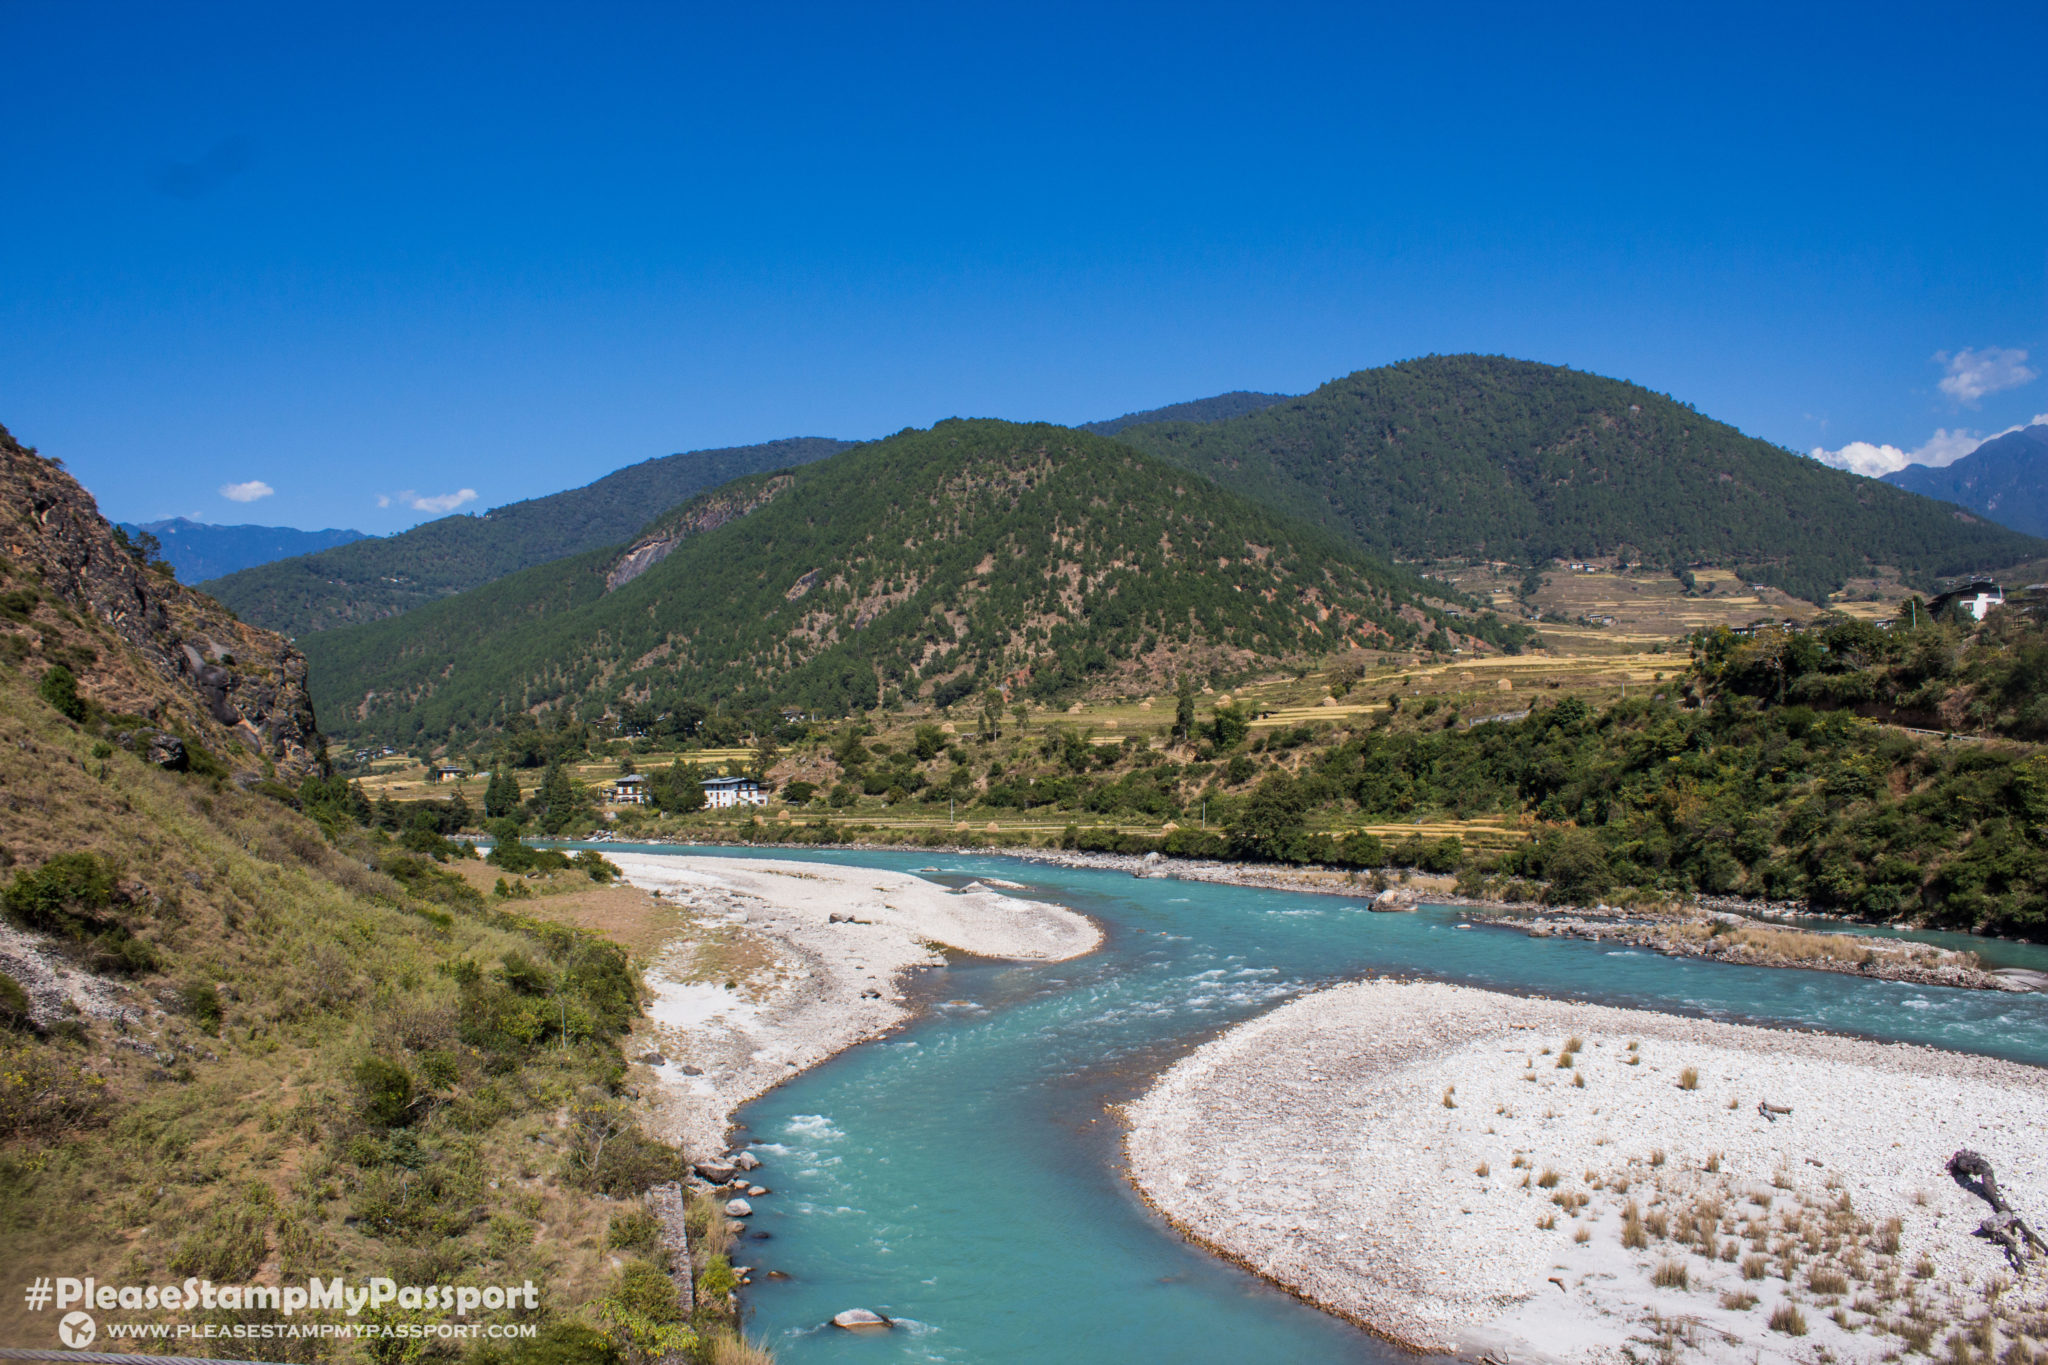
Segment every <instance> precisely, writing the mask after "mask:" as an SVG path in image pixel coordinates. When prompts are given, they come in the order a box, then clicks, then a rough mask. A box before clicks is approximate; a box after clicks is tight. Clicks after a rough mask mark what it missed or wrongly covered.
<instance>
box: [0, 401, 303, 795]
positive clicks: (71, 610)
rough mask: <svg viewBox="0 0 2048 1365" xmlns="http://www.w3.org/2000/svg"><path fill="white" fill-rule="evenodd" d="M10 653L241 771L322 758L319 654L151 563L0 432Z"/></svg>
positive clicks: (297, 769)
mask: <svg viewBox="0 0 2048 1365" xmlns="http://www.w3.org/2000/svg"><path fill="white" fill-rule="evenodd" d="M0 556H4V562H0V579H4V583H0V659H4V661H6V662H13V663H19V664H20V665H21V666H23V667H25V668H28V669H30V670H31V671H33V672H36V673H41V672H44V671H46V670H48V669H49V668H51V667H53V666H56V665H59V664H62V665H63V666H65V667H67V668H69V669H70V670H71V671H72V672H73V673H75V674H76V675H77V677H78V691H79V693H80V695H82V696H83V697H85V698H86V699H87V700H89V701H92V702H96V703H98V704H99V705H100V706H102V707H104V708H105V709H106V711H107V712H109V713H110V714H112V715H115V716H133V717H137V718H139V720H141V721H146V722H148V724H149V725H150V726H153V727H156V728H157V729H159V730H162V731H166V732H169V733H172V734H182V735H183V737H184V738H185V739H187V740H189V741H191V742H195V743H197V744H199V745H201V746H203V747H204V748H205V749H206V750H207V751H208V752H209V753H212V754H213V755H215V756H216V757H218V758H219V759H221V760H222V761H223V762H225V763H226V764H227V765H228V766H229V767H230V768H231V769H234V770H236V771H238V772H258V771H261V770H264V769H266V768H267V767H273V766H274V767H275V768H276V769H277V770H279V771H280V772H281V773H282V774H284V775H286V776H289V777H297V776H300V775H303V774H305V773H307V772H311V771H313V770H315V769H316V768H317V767H318V766H319V764H320V747H321V744H320V738H319V733H318V730H317V728H316V726H315V724H314V719H313V703H312V700H311V698H310V697H309V696H308V694H307V690H306V661H305V659H304V658H303V657H302V656H301V655H300V654H299V653H298V651H297V650H295V649H293V648H292V647H291V646H290V645H289V644H288V643H286V641H285V640H284V638H283V637H282V636H279V635H275V634H272V633H271V632H269V631H267V630H258V629H256V628H255V627H253V626H248V625H244V624H243V623H242V622H240V621H238V620H236V619H235V617H234V615H233V613H231V612H230V611H228V609H227V608H225V607H223V606H222V605H221V604H220V603H218V602H216V601H214V600H213V599H212V598H210V597H208V596H206V595H205V594H203V593H200V592H197V591H195V590H193V589H191V588H188V587H185V586H183V585H181V584H180V583H179V582H178V581H177V579H176V578H175V577H174V576H173V575H172V574H171V573H170V572H169V570H168V569H167V568H165V567H162V566H151V565H147V564H144V563H143V562H141V560H140V558H139V557H138V556H137V555H136V554H135V553H134V552H133V551H131V550H130V548H129V547H128V545H127V544H126V543H125V541H124V538H122V537H121V536H119V535H118V534H117V533H116V532H115V530H114V528H113V527H112V526H110V525H109V524H108V523H107V520H106V518H105V517H102V516H101V515H100V513H99V508H98V507H97V505H95V503H94V502H93V498H92V495H91V494H89V493H87V492H86V491H85V489H83V488H81V487H80V486H79V484H78V481H77V480H76V479H74V478H72V477H71V476H70V475H69V474H67V473H65V472H64V468H63V466H62V464H61V463H59V462H58V461H55V460H50V459H45V458H44V457H42V456H41V455H39V454H37V453H36V452H35V451H33V450H30V449H28V448H26V447H24V446H22V445H21V444H20V443H18V442H17V441H15V439H14V438H13V436H12V435H10V434H9V433H8V431H7V429H6V428H5V427H0Z"/></svg>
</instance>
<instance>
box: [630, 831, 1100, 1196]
mask: <svg viewBox="0 0 2048 1365" xmlns="http://www.w3.org/2000/svg"><path fill="white" fill-rule="evenodd" d="M605 856H606V857H607V858H609V859H610V860H611V861H612V862H614V863H616V864H618V866H619V867H620V869H621V870H623V871H624V873H625V874H626V879H627V880H628V881H629V882H631V883H632V884H633V885H635V886H639V887H644V888H646V889H648V890H651V891H655V892H657V893H659V894H660V895H661V896H662V897H663V898H664V899H666V900H669V901H671V902H673V903H675V904H677V905H679V906H681V907H683V908H685V909H687V910H688V911H689V912H690V913H691V914H692V916H693V917H694V918H695V919H696V920H697V921H698V922H699V923H710V924H714V925H722V926H726V927H729V928H731V929H733V930H736V931H738V932H741V933H743V934H745V935H746V936H747V937H749V938H750V939H752V940H754V941H755V942H757V943H759V944H761V945H763V946H764V947H765V948H766V949H767V950H768V952H769V953H770V954H772V957H773V959H774V961H773V964H772V966H769V967H767V968H764V969H763V970H762V971H761V972H760V973H759V974H758V975H757V976H756V977H755V978H752V979H750V980H749V982H748V983H746V985H747V987H748V988H747V989H746V990H744V991H737V990H728V989H726V988H725V986H724V985H723V983H719V982H707V981H701V980H690V979H687V977H688V971H687V968H688V965H689V962H690V960H691V957H692V952H691V949H690V947H689V945H687V944H679V945H677V948H676V950H675V951H674V952H672V953H665V954H664V955H663V956H662V957H661V958H660V959H659V960H658V961H656V962H655V963H654V964H653V965H652V966H651V967H650V968H649V970H648V971H647V973H646V979H647V984H648V987H649V989H650V990H652V992H653V993H654V1000H653V1002H652V1003H651V1004H650V1005H649V1007H648V1011H647V1013H648V1020H649V1023H648V1027H647V1028H646V1029H645V1030H644V1031H643V1033H642V1034H641V1036H640V1038H639V1040H638V1042H637V1043H636V1045H635V1046H636V1048H639V1047H646V1046H648V1045H650V1044H651V1045H652V1046H653V1047H654V1048H656V1049H657V1050H658V1051H659V1053H660V1055H661V1057H662V1061H661V1063H660V1064H659V1065H657V1066H655V1067H653V1070H654V1072H655V1076H656V1080H657V1083H658V1084H657V1091H656V1094H655V1095H654V1096H652V1097H651V1101H650V1106H649V1107H650V1108H651V1109H652V1111H653V1114H652V1118H653V1127H654V1128H655V1129H656V1130H657V1131H659V1132H661V1133H662V1135H663V1136H665V1137H667V1138H669V1139H670V1140H671V1141H675V1142H678V1143H680V1144H681V1145H682V1147H683V1149H684V1151H685V1152H686V1153H688V1154H689V1155H690V1156H691V1157H693V1158H701V1157H709V1156H713V1155H716V1154H717V1153H719V1152H722V1151H724V1150H725V1146H726V1132H727V1129H728V1128H729V1127H730V1125H731V1122H732V1111H733V1110H734V1109H736V1108H738V1107H739V1106H740V1105H742V1104H744V1103H746V1102H747V1101H748V1100H750V1099H753V1098H754V1097H756V1096H757V1095H760V1094H762V1093H763V1092H765V1091H767V1090H768V1089H770V1088H772V1087H773V1086H775V1085H778V1084H780V1083H781V1082H782V1081H785V1080H787V1079H789V1078H790V1077H791V1076H794V1075H796V1074H797V1073H798V1072H799V1071H801V1070H803V1069H804V1068H806V1067H811V1066H815V1065H817V1064H818V1063H819V1062H821V1061H823V1060H825V1059H826V1058H827V1057H830V1056H832V1055H833V1054H834V1053H836V1052H839V1051H841V1050H843V1049H845V1048H848V1047H851V1046H853V1045H854V1044H855V1043H858V1042H862V1041H864V1040H866V1039H869V1038H873V1037H875V1036H876V1035H878V1034H881V1033H883V1032H886V1031H887V1030H889V1029H891V1028H894V1027H895V1026H896V1025H898V1024H900V1023H902V1022H903V1021H904V1020H905V1019H907V1018H908V1017H909V1010H908V1008H907V1007H906V1006H905V1005H904V1003H903V994H902V985H903V982H902V977H903V974H904V973H905V972H907V971H909V970H910V969H912V968H916V967H926V966H937V965H939V964H941V963H943V962H944V961H945V958H944V956H943V954H942V952H941V950H942V949H952V950H955V951H958V952H962V953H971V954H974V955H976V956H980V957H995V958H1009V959H1019V960H1024V961H1035V962H1058V961H1064V960H1065V959H1067V958H1072V957H1079V956H1081V955H1082V954H1084V953H1089V952H1093V951H1094V950H1095V948H1096V947H1097V946H1099V945H1100V944H1101V942H1102V932H1101V930H1100V929H1098V928H1097V927H1096V926H1095V924H1094V922H1093V921H1091V920H1089V919H1088V918H1087V917H1086V916H1085V915H1079V914H1076V913H1075V912H1074V911H1072V910H1069V909H1066V908H1065V907H1064V906H1058V905H1048V904H1045V903H1043V902H1040V901H1032V900H1025V899H1022V898H1019V897H1016V896H1006V895H1003V894H1001V893H999V892H996V891H992V890H989V889H988V888H987V887H985V886H980V885H971V886H969V887H967V888H963V889H960V890H954V889H952V888H949V887H945V886H941V885H939V884H938V883H937V882H931V881H926V880H925V879H924V878H922V877H913V876H910V875H908V874H906V873H902V872H885V871H880V870H877V869H874V868H866V867H846V866H841V865H838V864H832V863H806V862H775V861H768V860H759V859H747V858H701V857H685V856H668V855H662V854H646V853H611V852H607V854H606V855H605Z"/></svg>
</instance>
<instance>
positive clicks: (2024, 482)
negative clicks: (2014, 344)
mask: <svg viewBox="0 0 2048 1365" xmlns="http://www.w3.org/2000/svg"><path fill="white" fill-rule="evenodd" d="M1884 481H1885V482H1886V483H1888V484H1891V485H1892V486H1894V487H1896V488H1904V489H1906V490H1908V491H1909V492H1913V493H1921V494H1925V495H1926V496H1927V497H1930V498H1940V499H1942V500H1943V501H1945V502H1952V503H1956V504H1957V505H1959V506H1962V507H1967V508H1969V509H1970V510H1971V511H1973V512H1979V513H1982V514H1983V515H1984V516H1987V517H1989V518H1991V520H1993V521H1995V522H1997V523H1999V525H2001V526H2010V527H2011V528H2012V529H2013V530H2015V531H2024V532H2026V533H2027V534H2028V535H2030V536H2048V423H2041V424H2037V425H2035V426H2031V427H2022V428H2020V429H2019V430H2018V431H2008V432H2007V433H2006V434H2005V435H2003V436H1999V437H1996V438H1994V439H1992V440H1989V441H1986V442H1985V443H1984V444H1983V445H1981V446H1978V447H1977V448H1976V449H1975V450H1973V451H1971V452H1970V453H1969V454H1968V455H1965V456H1963V458H1962V459H1960V460H1957V461H1956V462H1955V463H1954V464H1952V465H1949V466H1947V467H1946V468H1943V469H1933V468H1930V467H1928V466H1927V465H1920V464H1911V465H1907V466H1906V467H1905V468H1904V469H1897V470H1893V471H1892V472H1891V473H1889V474H1887V475H1885V476H1884Z"/></svg>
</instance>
